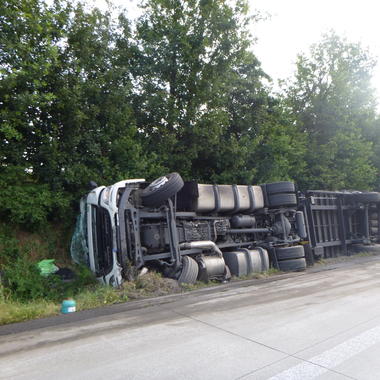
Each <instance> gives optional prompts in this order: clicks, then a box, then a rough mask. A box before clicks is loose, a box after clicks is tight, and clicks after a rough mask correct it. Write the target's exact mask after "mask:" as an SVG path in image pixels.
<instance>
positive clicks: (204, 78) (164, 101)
mask: <svg viewBox="0 0 380 380" xmlns="http://www.w3.org/2000/svg"><path fill="white" fill-rule="evenodd" d="M231 4H232V5H231ZM144 10H145V13H144V15H143V16H142V17H141V19H140V20H139V21H138V24H137V35H136V40H137V48H138V52H137V59H136V65H135V68H134V77H135V81H136V83H137V84H138V86H137V88H136V90H135V101H134V108H135V112H136V115H137V124H138V127H139V129H140V130H142V131H143V132H144V134H145V136H146V139H147V140H146V146H147V149H149V150H150V151H153V152H156V153H157V155H158V157H159V160H160V161H161V162H162V163H163V165H164V166H166V167H167V168H168V169H169V170H177V171H180V172H181V174H183V175H184V177H187V178H197V179H204V180H206V179H207V180H210V179H211V180H216V179H218V178H225V179H227V178H229V177H231V173H233V172H234V171H235V172H236V170H235V169H236V168H237V165H236V163H240V164H239V165H240V166H241V164H243V163H244V159H242V158H241V157H242V153H243V152H244V151H245V150H246V149H247V148H246V147H245V146H242V145H240V143H241V138H240V136H238V132H237V133H235V134H234V133H230V132H231V128H230V121H231V119H232V117H231V113H230V112H229V111H230V110H229V106H230V104H229V103H230V102H231V99H230V98H229V95H230V94H231V89H232V88H233V87H234V84H233V83H231V82H230V80H235V83H237V81H236V78H240V79H241V78H242V76H239V75H240V74H241V73H239V70H241V72H242V71H243V69H242V67H243V66H244V65H245V68H248V66H249V65H251V68H252V69H251V73H253V72H254V73H255V80H256V83H255V87H253V88H251V91H253V92H254V91H256V90H257V86H259V87H261V84H260V78H261V77H263V76H264V73H263V72H262V71H261V70H260V69H259V63H258V61H257V60H256V59H255V58H254V57H253V56H252V55H250V56H249V57H248V53H247V48H248V46H249V44H250V41H249V38H248V34H247V31H246V25H247V23H248V21H249V20H248V18H247V17H246V13H247V5H246V2H245V1H236V2H233V3H232V2H228V1H224V0H186V1H185V0H148V1H146V2H145V3H144ZM248 59H249V62H245V61H246V60H248ZM252 83H253V82H252V81H251V82H250V84H252ZM235 119H236V118H235ZM247 122H248V120H247ZM244 128H246V129H247V126H245V127H244ZM239 165H238V166H239ZM244 165H245V163H244ZM223 173H224V174H223ZM228 174H229V175H228ZM232 177H233V175H232Z"/></svg>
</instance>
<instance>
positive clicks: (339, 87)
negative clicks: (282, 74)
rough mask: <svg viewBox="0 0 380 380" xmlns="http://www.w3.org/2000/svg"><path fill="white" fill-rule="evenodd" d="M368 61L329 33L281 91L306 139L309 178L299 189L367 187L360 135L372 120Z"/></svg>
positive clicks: (369, 174)
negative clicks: (283, 92) (285, 96)
mask: <svg viewBox="0 0 380 380" xmlns="http://www.w3.org/2000/svg"><path fill="white" fill-rule="evenodd" d="M374 64H375V62H374V60H373V59H372V58H371V57H370V55H369V53H368V52H367V51H366V50H364V49H363V48H362V47H361V46H360V44H356V43H350V42H348V41H347V40H346V39H343V38H340V37H339V36H337V35H336V34H335V33H334V32H331V33H329V34H327V35H325V36H324V37H323V40H322V41H321V42H320V43H319V44H316V45H313V46H312V48H311V50H310V54H309V55H305V54H304V55H300V56H299V57H298V60H297V71H296V74H295V77H294V79H293V80H292V81H291V82H290V84H288V88H287V89H286V90H285V92H286V95H287V101H288V105H289V106H290V109H291V110H292V112H294V114H295V115H296V123H297V126H298V128H299V130H300V131H301V132H303V133H305V134H306V135H307V139H308V147H309V149H308V154H307V157H306V160H307V164H308V171H307V173H308V174H309V175H308V176H307V177H306V178H304V179H301V181H300V182H302V185H303V186H313V187H314V186H315V187H318V188H325V189H326V188H327V189H334V188H335V189H337V188H343V187H346V188H355V187H358V188H361V189H368V188H370V187H371V186H372V185H373V183H374V180H375V179H376V170H375V168H374V166H373V163H372V158H373V151H372V144H371V142H369V141H368V140H367V139H366V138H365V136H366V135H367V134H368V131H369V130H370V129H371V126H372V125H373V123H374V121H375V116H376V108H375V107H376V103H375V96H374V91H373V88H372V87H371V85H370V80H371V73H372V69H373V67H374Z"/></svg>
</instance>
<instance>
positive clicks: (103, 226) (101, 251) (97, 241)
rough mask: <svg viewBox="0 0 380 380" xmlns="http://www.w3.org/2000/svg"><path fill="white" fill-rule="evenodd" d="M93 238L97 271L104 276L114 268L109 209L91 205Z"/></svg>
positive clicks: (98, 274)
mask: <svg viewBox="0 0 380 380" xmlns="http://www.w3.org/2000/svg"><path fill="white" fill-rule="evenodd" d="M91 217H92V218H91V220H92V240H93V252H94V263H95V271H96V275H97V276H104V275H106V274H108V273H109V272H110V271H111V269H112V264H113V259H112V226H111V218H110V215H109V213H108V212H107V210H105V209H104V208H102V207H97V206H92V207H91Z"/></svg>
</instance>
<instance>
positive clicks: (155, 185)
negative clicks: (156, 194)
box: [149, 176, 169, 191]
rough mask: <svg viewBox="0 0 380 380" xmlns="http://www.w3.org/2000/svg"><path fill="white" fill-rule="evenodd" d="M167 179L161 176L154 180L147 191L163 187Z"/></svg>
mask: <svg viewBox="0 0 380 380" xmlns="http://www.w3.org/2000/svg"><path fill="white" fill-rule="evenodd" d="M168 181H169V180H168V178H167V177H165V176H163V177H160V178H157V179H156V180H154V181H153V182H152V183H151V184H150V185H149V189H150V190H151V191H154V190H157V189H159V188H160V187H162V186H164V185H165V183H166V182H168Z"/></svg>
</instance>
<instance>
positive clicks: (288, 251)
mask: <svg viewBox="0 0 380 380" xmlns="http://www.w3.org/2000/svg"><path fill="white" fill-rule="evenodd" d="M276 255H277V260H278V261H282V260H289V259H301V258H304V257H305V250H304V248H303V246H302V245H295V246H293V247H283V248H276Z"/></svg>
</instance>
